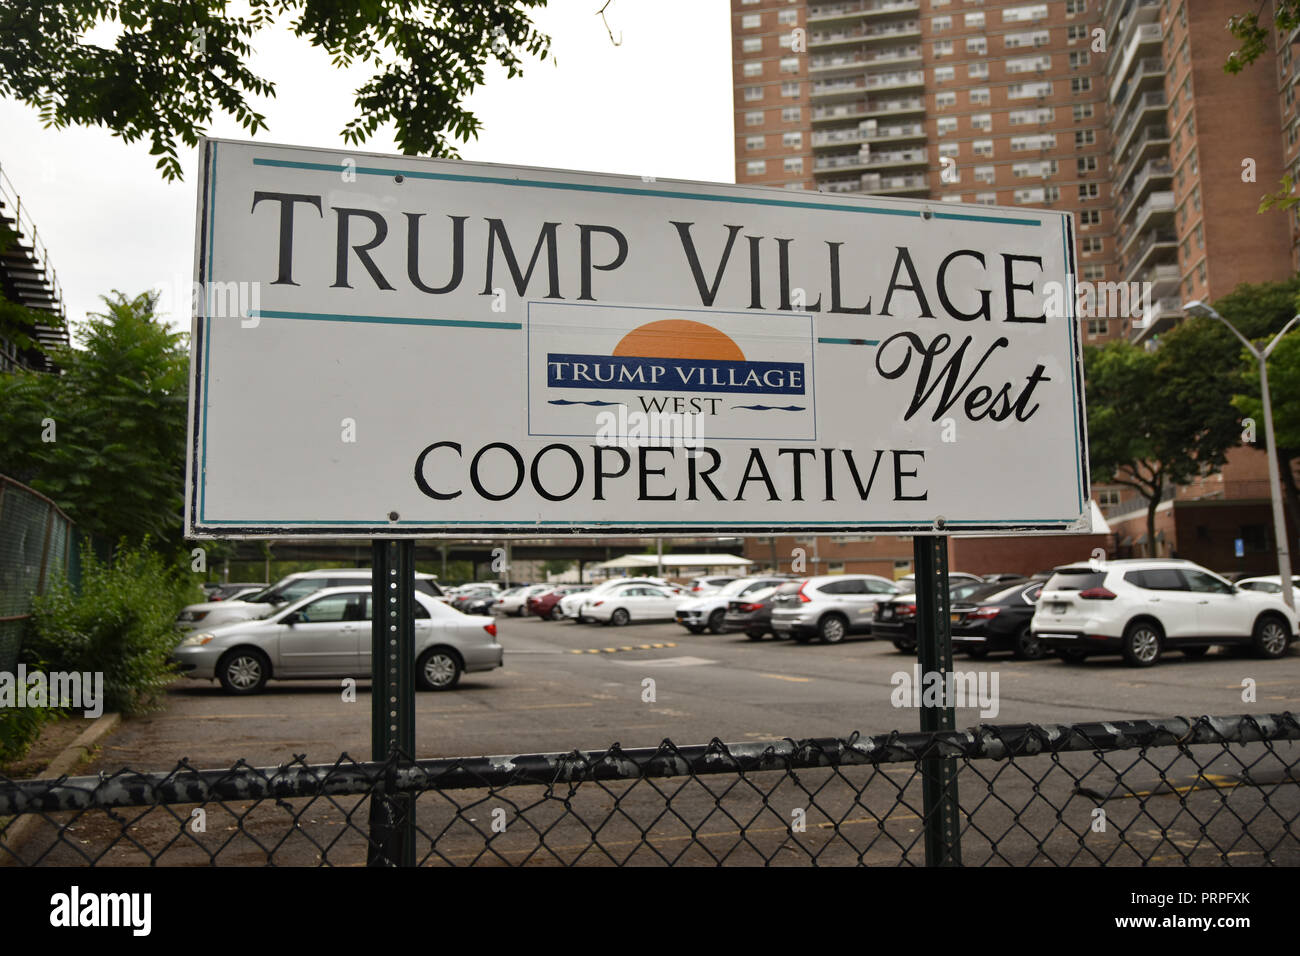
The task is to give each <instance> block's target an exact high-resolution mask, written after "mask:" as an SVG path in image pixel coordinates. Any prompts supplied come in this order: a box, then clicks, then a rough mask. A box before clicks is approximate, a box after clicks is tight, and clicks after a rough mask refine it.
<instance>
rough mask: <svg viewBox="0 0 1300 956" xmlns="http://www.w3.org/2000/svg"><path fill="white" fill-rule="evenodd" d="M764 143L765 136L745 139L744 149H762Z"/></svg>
mask: <svg viewBox="0 0 1300 956" xmlns="http://www.w3.org/2000/svg"><path fill="white" fill-rule="evenodd" d="M766 143H767V137H766V136H747V137H745V149H762V148H763V146H764V145H765V144H766Z"/></svg>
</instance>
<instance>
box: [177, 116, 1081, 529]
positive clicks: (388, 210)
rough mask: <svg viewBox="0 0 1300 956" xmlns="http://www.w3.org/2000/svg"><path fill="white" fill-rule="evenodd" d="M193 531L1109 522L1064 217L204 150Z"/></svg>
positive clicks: (279, 151)
mask: <svg viewBox="0 0 1300 956" xmlns="http://www.w3.org/2000/svg"><path fill="white" fill-rule="evenodd" d="M202 167H203V174H202V179H201V189H200V194H199V202H198V228H197V244H196V275H197V286H196V288H197V289H198V293H199V294H196V296H195V297H194V298H195V316H194V327H193V331H194V334H193V338H192V349H193V354H192V358H193V361H192V363H191V368H192V375H193V380H192V383H191V392H190V395H191V414H190V447H189V451H190V461H189V474H188V498H187V504H186V526H187V533H189V534H190V535H193V536H195V537H203V536H231V537H240V536H244V537H255V536H263V535H264V536H272V535H274V536H283V535H291V534H301V535H317V536H320V535H325V536H333V537H394V536H422V537H427V536H435V535H458V536H464V535H469V534H475V535H492V536H496V537H506V536H510V535H525V534H527V535H537V534H539V533H541V534H552V533H556V532H561V533H563V532H575V533H576V532H581V533H584V534H591V533H597V534H621V533H626V534H643V533H647V532H651V533H655V534H674V533H689V534H699V533H714V532H729V533H761V534H773V533H782V532H795V531H799V532H815V531H831V530H833V531H855V532H867V533H873V532H893V533H924V532H929V533H934V532H935V531H938V530H942V531H944V532H946V533H955V534H959V533H962V532H977V531H978V532H985V533H987V532H990V531H1005V532H1034V531H1038V532H1042V531H1079V530H1086V529H1087V527H1088V497H1089V489H1088V468H1087V463H1086V460H1085V448H1086V444H1087V442H1086V438H1085V434H1084V408H1083V378H1082V367H1081V362H1080V347H1079V329H1078V328H1077V317H1076V316H1075V314H1074V312H1073V309H1074V295H1073V288H1074V286H1073V272H1074V251H1073V250H1074V230H1073V223H1072V221H1071V218H1070V217H1069V216H1068V215H1067V214H1062V213H1059V212H1053V211H1051V210H1041V209H1032V210H1031V209H1015V210H1012V209H999V208H993V207H987V206H965V205H955V204H948V203H942V204H941V203H929V202H918V201H910V200H901V199H893V198H886V197H875V196H846V195H834V194H813V193H795V192H790V191H787V190H776V189H768V188H759V187H749V186H727V185H717V184H712V183H692V182H671V181H664V180H655V181H646V180H643V179H642V178H641V177H628V176H613V175H603V174H594V173H579V172H569V171H563V170H551V169H531V168H521V167H512V166H495V165H486V164H475V163H463V162H453V161H446V160H431V159H421V158H415V157H409V156H380V155H367V154H360V153H340V152H335V151H328V150H318V149H301V148H296V147H282V146H267V145H262V144H254V143H245V142H231V141H224V140H207V141H205V142H204V144H203V147H202Z"/></svg>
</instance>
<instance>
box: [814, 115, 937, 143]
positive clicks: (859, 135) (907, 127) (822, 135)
mask: <svg viewBox="0 0 1300 956" xmlns="http://www.w3.org/2000/svg"><path fill="white" fill-rule="evenodd" d="M925 135H926V134H925V124H924V123H878V122H877V121H876V120H873V119H872V120H862V121H861V122H859V123H858V124H857V125H856V126H847V127H844V128H842V129H831V130H815V131H814V132H813V134H812V145H813V148H814V149H818V148H824V147H835V146H855V145H859V144H862V143H890V142H903V141H906V140H915V139H925Z"/></svg>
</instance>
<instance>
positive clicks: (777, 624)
mask: <svg viewBox="0 0 1300 956" xmlns="http://www.w3.org/2000/svg"><path fill="white" fill-rule="evenodd" d="M790 627H791V625H790V623H789V622H788V621H773V622H772V630H774V631H788V630H790Z"/></svg>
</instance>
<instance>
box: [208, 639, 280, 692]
mask: <svg viewBox="0 0 1300 956" xmlns="http://www.w3.org/2000/svg"><path fill="white" fill-rule="evenodd" d="M270 676H271V662H270V661H269V660H268V659H267V657H266V655H265V654H263V653H262V652H261V651H258V650H253V649H252V648H246V647H245V648H239V649H237V650H233V651H229V652H228V653H226V654H224V655H223V656H222V658H221V660H219V661H217V680H219V681H220V682H221V686H222V688H223V689H224V690H225V691H226V693H227V694H256V693H257V692H258V691H260V690H261V689H262V688H263V687H265V686H266V681H267V678H269V677H270Z"/></svg>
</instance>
